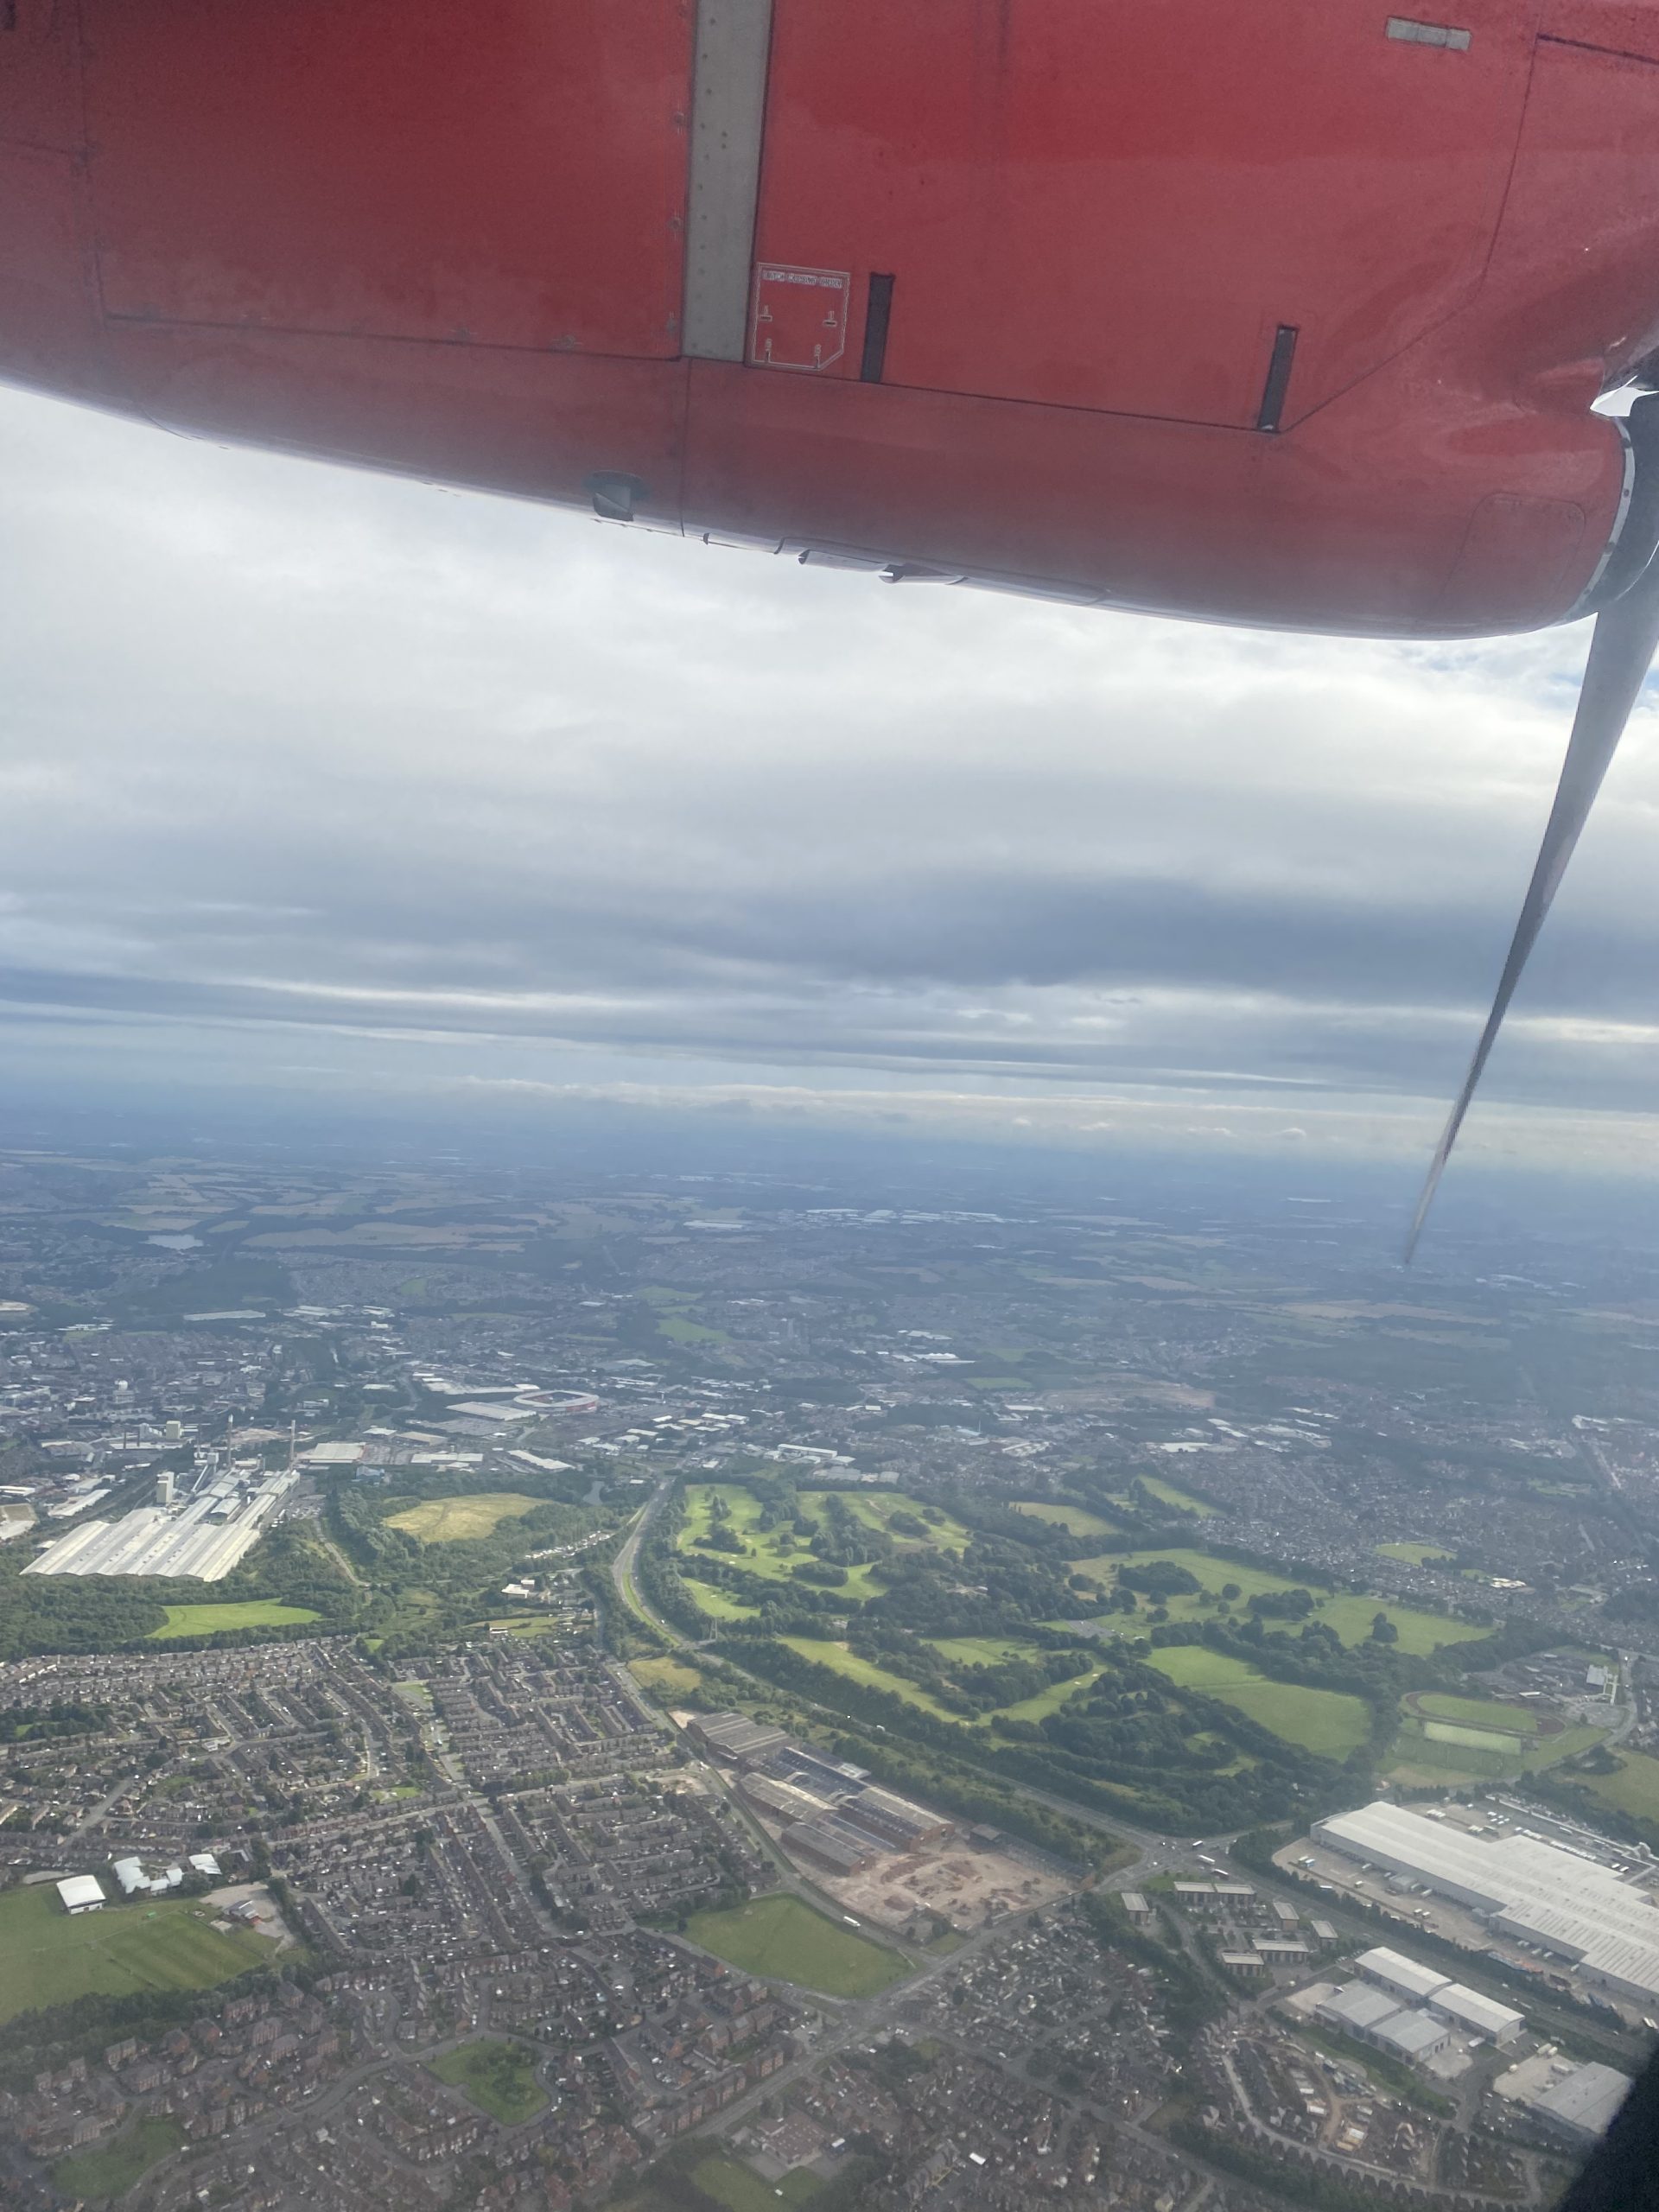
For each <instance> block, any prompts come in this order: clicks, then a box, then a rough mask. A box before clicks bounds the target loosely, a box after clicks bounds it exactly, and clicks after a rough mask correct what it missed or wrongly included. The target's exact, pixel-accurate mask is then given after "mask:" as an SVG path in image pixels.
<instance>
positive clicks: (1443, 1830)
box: [1313, 1797, 1659, 2004]
mask: <svg viewBox="0 0 1659 2212" xmlns="http://www.w3.org/2000/svg"><path fill="white" fill-rule="evenodd" d="M1313 1834H1314V1836H1315V1837H1316V1838H1317V1839H1318V1840H1319V1842H1320V1843H1322V1844H1325V1845H1327V1846H1328V1847H1330V1848H1331V1849H1332V1850H1333V1851H1340V1852H1343V1853H1345V1854H1346V1855H1347V1856H1348V1857H1349V1858H1350V1859H1369V1860H1370V1863H1371V1865H1372V1866H1381V1867H1383V1868H1384V1869H1385V1870H1386V1871H1387V1872H1389V1873H1391V1874H1403V1875H1405V1876H1406V1877H1407V1878H1408V1879H1410V1880H1412V1881H1417V1882H1421V1883H1422V1884H1423V1885H1424V1887H1425V1888H1427V1889H1429V1890H1433V1891H1435V1892H1436V1893H1437V1894H1438V1895H1440V1896H1441V1897H1451V1898H1452V1899H1453V1900H1454V1901H1455V1902H1456V1903H1457V1904H1461V1905H1466V1906H1467V1907H1468V1908H1469V1910H1471V1912H1473V1913H1475V1914H1477V1915H1478V1916H1479V1917H1480V1918H1481V1919H1483V1920H1485V1921H1487V1922H1488V1923H1490V1924H1491V1927H1493V1928H1494V1929H1497V1930H1498V1931H1499V1932H1500V1933H1501V1934H1503V1935H1506V1936H1518V1937H1520V1938H1521V1939H1522V1941H1523V1942H1529V1943H1535V1944H1536V1945H1537V1946H1538V1947H1539V1948H1540V1949H1541V1950H1546V1951H1553V1952H1554V1954H1555V1955H1557V1956H1558V1957H1559V1958H1562V1959H1566V1960H1568V1961H1571V1962H1572V1964H1573V1965H1574V1966H1575V1967H1577V1968H1578V1969H1579V1971H1580V1973H1581V1974H1584V1975H1585V1976H1586V1977H1587V1978H1588V1979H1590V1980H1594V1981H1599V1982H1601V1983H1603V1984H1605V1986H1606V1987H1608V1988H1609V1989H1612V1990H1617V1991H1618V1992H1620V1993H1622V1994H1624V1995H1625V1996H1627V1997H1635V1998H1638V1999H1640V2000H1641V2001H1642V2002H1643V2004H1649V2003H1651V2002H1652V2000H1653V1999H1655V1998H1656V1997H1659V1904H1655V1902H1654V1900H1653V1898H1652V1897H1650V1896H1649V1892H1648V1891H1646V1890H1644V1889H1639V1888H1638V1887H1637V1885H1636V1884H1635V1883H1634V1882H1627V1881H1625V1880H1624V1878H1623V1876H1622V1875H1619V1874H1616V1873H1614V1872H1613V1871H1612V1869H1611V1867H1609V1866H1599V1865H1597V1864H1596V1862H1595V1861H1594V1860H1593V1859H1586V1858H1582V1857H1581V1856H1580V1854H1579V1853H1577V1852H1574V1851H1565V1850H1563V1849H1562V1848H1561V1847H1560V1845H1558V1844H1554V1843H1546V1842H1544V1841H1543V1840H1542V1839H1541V1838H1540V1837H1538V1836H1532V1835H1505V1836H1497V1837H1489V1836H1479V1835H1471V1834H1469V1832H1468V1831H1467V1829H1465V1828H1459V1827H1454V1826H1453V1825H1452V1823H1451V1822H1450V1821H1430V1820H1426V1819H1425V1818H1424V1817H1423V1815H1421V1813H1408V1812H1407V1811H1406V1810H1405V1808H1403V1807H1402V1806H1400V1805H1391V1804H1390V1803H1389V1802H1388V1800H1387V1799H1386V1798H1381V1797H1380V1798H1378V1799H1377V1800H1376V1802H1375V1803H1373V1804H1370V1805H1362V1806H1361V1807H1360V1808H1359V1810H1358V1811H1357V1812H1355V1813H1334V1814H1332V1815H1331V1817H1330V1818H1329V1819H1328V1820H1324V1821H1315V1822H1314V1824H1313Z"/></svg>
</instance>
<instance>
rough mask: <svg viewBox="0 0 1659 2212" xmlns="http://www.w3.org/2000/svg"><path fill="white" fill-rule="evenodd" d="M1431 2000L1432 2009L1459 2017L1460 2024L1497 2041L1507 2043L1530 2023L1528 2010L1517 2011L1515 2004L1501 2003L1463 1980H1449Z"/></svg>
mask: <svg viewBox="0 0 1659 2212" xmlns="http://www.w3.org/2000/svg"><path fill="white" fill-rule="evenodd" d="M1428 2003H1429V2009H1430V2010H1431V2011H1432V2012H1439V2013H1441V2014H1443V2015H1444V2017H1445V2018H1446V2019H1448V2020H1455V2021H1457V2023H1458V2024H1459V2026H1460V2027H1465V2028H1471V2029H1472V2030H1473V2031H1474V2032H1475V2033H1476V2034H1477V2035H1478V2036H1490V2037H1491V2038H1492V2041H1493V2042H1494V2043H1507V2042H1508V2041H1509V2040H1510V2037H1511V2036H1517V2035H1519V2034H1520V2032H1521V2031H1522V2028H1524V2027H1525V2026H1526V2024H1527V2016H1526V2014H1525V2013H1524V2012H1516V2009H1515V2007H1514V2005H1500V2004H1499V2003H1498V2001H1497V1999H1496V1998H1495V1997H1483V1996H1482V1995H1481V1993H1480V1992H1479V1991H1478V1989H1465V1987H1464V1986H1463V1984H1462V1983H1461V1982H1460V1981H1448V1982H1447V1983H1446V1985H1445V1986H1444V1987H1443V1988H1440V1989H1437V1990H1436V1991H1435V1992H1434V1994H1433V1996H1432V1997H1431V1998H1430V1999H1429V2000H1428Z"/></svg>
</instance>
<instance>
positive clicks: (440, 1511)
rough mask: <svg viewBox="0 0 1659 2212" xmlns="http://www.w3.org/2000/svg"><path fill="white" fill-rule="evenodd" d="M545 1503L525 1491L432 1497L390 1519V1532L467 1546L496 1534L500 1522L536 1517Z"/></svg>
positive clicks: (497, 1491) (424, 1539)
mask: <svg viewBox="0 0 1659 2212" xmlns="http://www.w3.org/2000/svg"><path fill="white" fill-rule="evenodd" d="M542 1503H543V1500H542V1499H541V1498H539V1497H525V1496H524V1492H523V1491H516V1490H481V1491H474V1493H473V1494H472V1496H471V1497H429V1498H425V1499H423V1501H422V1503H420V1504H419V1505H411V1506H409V1507H407V1508H405V1510H404V1511H403V1512H402V1513H390V1514H388V1515H387V1516H386V1526H387V1528H388V1529H402V1530H403V1532H404V1535H406V1536H414V1537H416V1538H418V1540H419V1541H421V1542H422V1543H423V1544H455V1543H466V1542H468V1541H472V1540H474V1539H475V1538H477V1537H479V1536H487V1535H491V1534H492V1533H493V1530H494V1529H495V1527H496V1524H497V1522H501V1521H512V1520H515V1519H517V1518H518V1516H520V1515H521V1514H525V1513H533V1512H534V1511H535V1510H536V1508H537V1506H538V1505H540V1504H542Z"/></svg>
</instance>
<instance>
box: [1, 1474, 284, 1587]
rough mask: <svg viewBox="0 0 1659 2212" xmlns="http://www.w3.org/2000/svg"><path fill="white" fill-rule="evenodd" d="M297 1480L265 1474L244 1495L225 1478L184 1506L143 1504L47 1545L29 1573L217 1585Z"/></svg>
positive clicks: (90, 1523)
mask: <svg viewBox="0 0 1659 2212" xmlns="http://www.w3.org/2000/svg"><path fill="white" fill-rule="evenodd" d="M296 1479H297V1478H296V1476H295V1475H294V1474H292V1473H291V1472H287V1471H284V1472H283V1473H280V1474H273V1475H266V1476H264V1477H263V1478H261V1480H260V1481H259V1482H257V1484H255V1485H254V1486H253V1487H252V1489H251V1490H250V1491H246V1492H242V1491H239V1490H238V1485H237V1484H236V1483H235V1482H234V1481H233V1480H232V1478H229V1477H225V1478H221V1479H220V1480H219V1482H217V1483H215V1484H213V1485H212V1487H211V1488H209V1489H207V1490H206V1491H200V1492H199V1493H198V1494H197V1496H195V1497H193V1498H190V1499H188V1501H187V1502H186V1503H184V1504H183V1505H175V1506H162V1505H143V1506H140V1507H139V1508H138V1509H137V1510H136V1511H135V1512H132V1513H124V1514H123V1515H122V1516H121V1518H120V1519H119V1520H118V1521H86V1522H82V1523H81V1525H80V1527H79V1528H78V1529H71V1530H70V1532H69V1534H68V1535H67V1536H60V1537H59V1538H58V1540H57V1541H56V1542H55V1543H53V1544H48V1546H47V1548H46V1549H45V1550H44V1551H43V1552H42V1553H41V1555H40V1557H39V1558H38V1559H36V1560H30V1561H29V1565H28V1566H27V1567H25V1568H24V1569H23V1572H24V1573H25V1574H178V1575H185V1576H188V1577H189V1578H190V1579H191V1580H194V1581H198V1582H219V1581H221V1580H223V1579H224V1577H225V1576H226V1575H227V1574H228V1573H230V1572H231V1569H232V1567H236V1566H237V1565H238V1564H239V1562H240V1561H241V1560H242V1559H243V1558H244V1557H245V1555H246V1554H247V1553H248V1552H250V1551H251V1550H252V1548H253V1547H254V1545H255V1544H256V1543H257V1542H258V1541H259V1538H260V1536H261V1535H263V1534H264V1526H265V1523H266V1522H267V1521H268V1520H269V1519H270V1515H271V1514H272V1512H273V1511H274V1510H276V1507H277V1503H278V1501H279V1500H280V1499H281V1497H282V1496H283V1492H284V1491H287V1490H289V1488H291V1487H292V1485H293V1484H294V1483H295V1482H296Z"/></svg>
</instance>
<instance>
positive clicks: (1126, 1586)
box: [1116, 1559, 1238, 1598]
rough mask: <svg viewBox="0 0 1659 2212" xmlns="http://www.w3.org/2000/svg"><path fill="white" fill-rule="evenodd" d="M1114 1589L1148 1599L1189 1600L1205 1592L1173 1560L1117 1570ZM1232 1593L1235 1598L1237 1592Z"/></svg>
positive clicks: (1159, 1560) (1147, 1561) (1185, 1570)
mask: <svg viewBox="0 0 1659 2212" xmlns="http://www.w3.org/2000/svg"><path fill="white" fill-rule="evenodd" d="M1116 1586H1117V1588H1118V1589H1120V1590H1134V1591H1137V1592H1141V1593H1142V1594H1143V1595H1145V1596H1146V1597H1148V1598H1192V1597H1197V1596H1198V1595H1199V1594H1200V1593H1201V1592H1202V1591H1203V1589H1204V1585H1203V1583H1202V1582H1200V1581H1199V1580H1198V1576H1197V1575H1196V1574H1194V1573H1192V1569H1191V1568H1190V1567H1182V1566H1180V1565H1179V1563H1178V1562H1177V1561H1176V1560H1173V1559H1151V1560H1145V1561H1144V1562H1143V1563H1141V1564H1138V1565H1132V1566H1128V1567H1119V1568H1118V1570H1117V1584H1116ZM1233 1594H1234V1595H1235V1597H1236V1595H1237V1594H1238V1593H1237V1591H1236V1589H1235V1591H1234V1593H1233Z"/></svg>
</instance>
